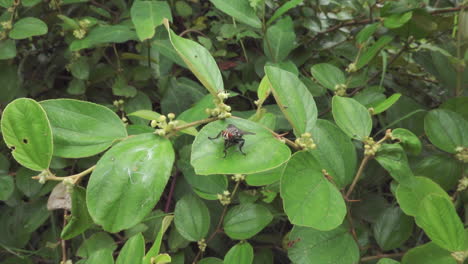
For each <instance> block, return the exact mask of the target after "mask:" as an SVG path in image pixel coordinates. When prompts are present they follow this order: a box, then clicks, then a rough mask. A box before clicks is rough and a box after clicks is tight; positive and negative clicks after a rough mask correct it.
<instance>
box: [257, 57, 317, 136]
mask: <svg viewBox="0 0 468 264" xmlns="http://www.w3.org/2000/svg"><path fill="white" fill-rule="evenodd" d="M265 74H266V75H267V77H268V80H269V81H270V84H271V89H272V92H273V95H274V96H275V100H276V102H277V103H278V106H279V107H280V109H281V111H282V112H283V114H284V115H285V116H286V118H287V119H288V121H289V123H291V125H292V126H293V128H294V134H295V135H296V137H300V136H301V135H302V134H303V133H306V132H310V131H311V129H312V128H313V127H314V125H315V122H316V121H317V107H316V106H315V101H314V98H313V97H312V95H311V94H310V92H309V90H308V89H307V87H306V86H305V85H304V84H303V83H302V82H301V81H300V80H299V78H298V77H297V76H296V75H294V74H293V73H290V72H288V71H285V70H282V69H280V68H277V67H273V66H266V67H265Z"/></svg>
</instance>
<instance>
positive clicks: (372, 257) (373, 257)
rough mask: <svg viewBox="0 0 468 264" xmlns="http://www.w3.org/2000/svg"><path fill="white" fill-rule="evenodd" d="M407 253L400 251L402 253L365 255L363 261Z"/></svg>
mask: <svg viewBox="0 0 468 264" xmlns="http://www.w3.org/2000/svg"><path fill="white" fill-rule="evenodd" d="M403 255H405V252H400V253H392V254H379V255H376V256H369V257H363V258H361V261H362V262H364V261H370V260H375V259H381V258H394V257H401V256H403Z"/></svg>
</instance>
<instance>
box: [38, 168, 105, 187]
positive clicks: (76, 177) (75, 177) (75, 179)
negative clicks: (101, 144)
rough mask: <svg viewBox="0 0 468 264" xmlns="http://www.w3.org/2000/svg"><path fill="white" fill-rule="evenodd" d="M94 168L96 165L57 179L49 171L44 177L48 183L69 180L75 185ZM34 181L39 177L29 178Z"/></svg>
mask: <svg viewBox="0 0 468 264" xmlns="http://www.w3.org/2000/svg"><path fill="white" fill-rule="evenodd" d="M95 168H96V165H94V166H92V167H90V168H88V169H86V170H84V171H82V172H80V173H78V174H74V175H70V176H66V177H57V176H55V175H54V174H53V173H51V172H50V171H49V174H48V175H47V176H46V177H45V179H46V180H49V181H63V180H65V179H71V180H72V183H73V184H75V183H77V182H78V181H79V180H80V179H81V178H82V177H83V176H85V175H88V174H90V173H91V172H92V171H93V170H94V169H95ZM31 178H32V179H34V180H39V179H40V178H41V176H39V175H38V176H33V177H31Z"/></svg>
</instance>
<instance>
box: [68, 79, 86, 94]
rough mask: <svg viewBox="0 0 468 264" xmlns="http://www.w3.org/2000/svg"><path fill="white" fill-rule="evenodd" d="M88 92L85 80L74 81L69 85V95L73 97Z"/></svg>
mask: <svg viewBox="0 0 468 264" xmlns="http://www.w3.org/2000/svg"><path fill="white" fill-rule="evenodd" d="M85 92H86V84H85V82H84V81H83V80H79V79H73V80H71V81H70V82H69V83H68V87H67V93H69V94H72V95H82V94H85Z"/></svg>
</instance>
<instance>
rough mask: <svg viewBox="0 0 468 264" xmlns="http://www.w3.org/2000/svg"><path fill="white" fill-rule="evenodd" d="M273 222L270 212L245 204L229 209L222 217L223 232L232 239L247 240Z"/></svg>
mask: <svg viewBox="0 0 468 264" xmlns="http://www.w3.org/2000/svg"><path fill="white" fill-rule="evenodd" d="M272 220H273V215H272V214H271V213H270V211H269V210H268V209H267V208H266V207H264V206H262V205H260V204H254V203H247V204H241V205H237V206H234V207H232V208H230V209H229V211H228V212H227V214H226V216H225V217H224V224H223V227H224V232H225V233H226V235H228V236H229V237H230V238H232V239H238V240H242V239H248V238H251V237H253V236H254V235H256V234H257V233H258V232H260V231H261V230H262V229H263V228H265V227H266V226H267V225H268V224H269V223H270V222H271V221H272Z"/></svg>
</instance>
